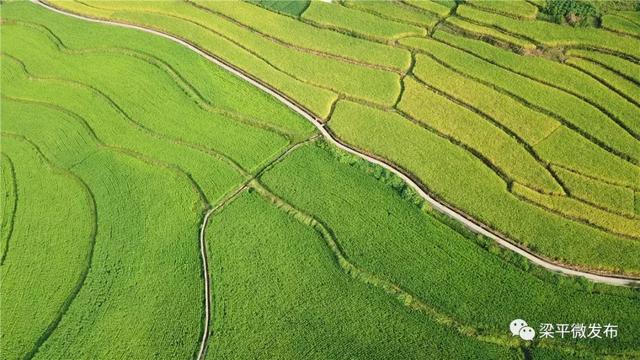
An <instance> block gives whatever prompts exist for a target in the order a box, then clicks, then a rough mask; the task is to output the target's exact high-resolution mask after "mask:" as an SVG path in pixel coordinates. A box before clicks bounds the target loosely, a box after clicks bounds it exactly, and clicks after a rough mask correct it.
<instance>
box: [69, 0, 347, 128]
mask: <svg viewBox="0 0 640 360" xmlns="http://www.w3.org/2000/svg"><path fill="white" fill-rule="evenodd" d="M59 5H61V4H60V3H56V6H59ZM64 6H65V8H67V9H69V10H71V11H77V12H80V13H88V14H90V15H91V16H102V17H104V18H111V17H112V16H111V13H115V12H113V11H109V12H104V15H103V13H100V12H97V11H96V10H95V9H94V8H88V7H85V6H83V5H81V4H79V3H77V2H65V3H64ZM118 14H119V15H118ZM116 15H118V16H120V17H118V16H116ZM113 18H114V19H116V20H121V21H128V22H134V23H138V24H142V25H145V26H148V27H151V28H156V29H159V30H162V31H167V32H169V33H171V34H174V35H176V36H178V37H182V38H185V39H189V41H191V42H192V43H194V44H196V45H197V46H199V47H200V48H202V49H205V50H206V51H209V52H211V53H213V54H215V55H216V56H219V57H220V58H222V59H224V60H225V61H228V62H233V64H235V65H236V66H238V67H239V68H241V69H250V72H251V74H252V75H253V76H255V77H257V78H259V79H261V80H263V81H265V82H267V83H269V84H272V85H273V86H275V87H276V88H277V89H278V90H279V91H281V92H282V93H284V94H286V95H288V96H290V97H292V98H294V99H296V100H297V101H298V102H300V104H301V105H302V106H304V107H306V108H307V109H309V110H310V111H313V112H314V113H316V114H318V115H319V116H326V115H327V114H328V113H329V111H330V109H331V103H332V102H333V101H335V99H336V98H337V96H336V95H335V94H333V93H332V92H331V91H328V90H324V89H321V88H318V87H316V86H313V85H309V84H306V83H304V82H302V81H299V80H297V79H295V78H293V77H291V76H288V75H286V74H284V73H282V72H281V71H279V70H278V69H275V68H274V67H273V66H272V65H271V64H269V63H268V62H266V61H264V60H262V59H260V58H258V57H256V56H255V55H254V54H252V53H251V52H250V51H249V50H247V49H243V48H242V47H238V46H237V44H235V43H234V42H233V41H231V40H228V39H225V38H223V37H221V36H220V35H218V34H216V33H212V32H211V31H209V30H207V29H206V28H204V27H201V26H198V25H196V24H194V23H191V22H187V21H184V20H181V19H179V18H172V17H169V16H166V15H158V14H154V13H146V14H138V13H132V12H121V13H115V14H114V16H113ZM214 49H215V51H212V50H214Z"/></svg>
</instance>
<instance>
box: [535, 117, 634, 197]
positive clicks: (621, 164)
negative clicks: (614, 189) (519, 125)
mask: <svg viewBox="0 0 640 360" xmlns="http://www.w3.org/2000/svg"><path fill="white" fill-rule="evenodd" d="M534 149H535V150H536V151H537V152H538V153H539V154H540V156H541V157H543V158H546V159H553V161H552V163H554V164H557V165H562V166H564V167H567V168H569V169H573V170H577V171H579V172H580V173H582V174H587V175H590V176H592V177H595V178H597V179H602V180H605V181H608V182H611V183H614V184H618V185H622V186H627V187H630V188H633V189H639V188H640V167H638V166H635V165H633V164H630V163H629V162H627V161H624V160H622V159H620V158H619V157H617V156H615V155H613V154H611V153H608V152H606V151H602V149H600V148H598V147H596V146H594V145H593V143H591V142H589V141H588V140H587V139H585V138H584V137H582V136H579V135H577V134H576V133H575V132H574V131H571V130H570V129H568V128H566V127H564V126H562V127H559V128H558V129H557V130H556V131H554V132H553V133H552V134H551V135H549V137H547V138H546V139H544V140H543V141H541V142H540V143H538V144H536V145H535V146H534ZM576 154H579V155H580V156H576Z"/></svg>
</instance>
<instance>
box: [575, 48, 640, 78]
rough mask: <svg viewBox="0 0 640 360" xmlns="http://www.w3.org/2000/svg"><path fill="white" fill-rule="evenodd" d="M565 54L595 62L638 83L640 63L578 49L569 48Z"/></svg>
mask: <svg viewBox="0 0 640 360" xmlns="http://www.w3.org/2000/svg"><path fill="white" fill-rule="evenodd" d="M567 55H569V56H573V57H580V58H583V59H587V60H589V61H592V62H595V63H597V64H599V65H600V66H603V67H605V68H607V69H609V70H611V71H613V72H615V73H617V74H619V75H620V76H622V77H624V78H626V79H629V81H632V82H635V83H636V84H639V83H640V65H638V64H636V63H633V62H631V61H627V60H624V59H621V58H619V57H617V56H614V55H610V54H605V53H601V52H596V51H589V50H580V49H571V50H569V51H567Z"/></svg>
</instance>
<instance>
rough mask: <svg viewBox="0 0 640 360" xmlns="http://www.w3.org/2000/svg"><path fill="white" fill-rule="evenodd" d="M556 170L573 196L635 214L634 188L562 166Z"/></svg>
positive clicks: (611, 208)
mask: <svg viewBox="0 0 640 360" xmlns="http://www.w3.org/2000/svg"><path fill="white" fill-rule="evenodd" d="M554 171H555V172H556V174H558V176H559V177H560V178H561V179H562V182H563V183H564V185H565V186H566V187H567V188H568V189H569V191H570V192H571V195H572V196H575V197H577V198H579V199H582V200H585V201H587V202H590V203H592V204H596V205H598V206H600V207H603V208H605V209H608V210H611V211H612V212H616V213H619V214H623V215H628V216H633V215H634V210H633V206H634V205H633V201H634V200H633V197H634V195H633V190H632V189H629V188H625V187H623V186H616V185H612V184H608V183H606V182H602V181H598V180H595V179H592V178H589V177H586V176H584V175H580V174H578V173H575V172H572V171H568V170H566V169H564V168H561V167H554Z"/></svg>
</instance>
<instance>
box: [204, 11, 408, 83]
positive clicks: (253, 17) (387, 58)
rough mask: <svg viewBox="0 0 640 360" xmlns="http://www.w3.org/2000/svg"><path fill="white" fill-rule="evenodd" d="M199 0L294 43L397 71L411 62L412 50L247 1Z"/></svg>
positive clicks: (293, 44) (245, 23)
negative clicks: (301, 18) (311, 21)
mask: <svg viewBox="0 0 640 360" xmlns="http://www.w3.org/2000/svg"><path fill="white" fill-rule="evenodd" d="M195 3H196V4H198V5H200V6H202V7H205V8H207V9H210V10H212V11H216V12H218V13H220V14H223V15H225V16H228V17H230V18H232V19H233V20H235V21H237V22H238V23H241V24H243V25H245V26H247V27H250V28H251V29H253V30H254V31H257V32H259V33H260V34H262V35H266V36H270V37H273V38H276V39H278V40H280V41H282V42H285V43H286V44H290V45H292V46H297V47H301V48H304V49H309V50H314V51H320V52H323V53H329V54H331V55H334V56H342V57H345V58H347V59H351V60H353V61H359V62H363V63H370V64H374V65H379V66H385V67H389V68H393V69H395V70H397V71H402V70H405V69H406V68H407V67H408V66H409V64H410V62H411V57H410V54H409V52H408V51H405V50H401V49H397V48H394V47H391V46H388V45H383V44H379V43H376V42H372V41H367V40H362V39H358V38H354V37H352V36H348V35H346V34H342V33H339V32H336V31H331V30H327V29H320V28H317V27H313V26H309V25H307V24H304V23H301V22H300V21H297V20H295V19H292V18H289V17H286V16H280V15H278V14H274V13H273V12H270V11H266V10H263V9H261V8H259V7H256V6H252V5H249V4H246V3H242V2H234V3H232V2H224V1H222V2H211V1H196V2H195ZM358 4H361V5H364V4H365V3H358ZM366 4H370V3H366Z"/></svg>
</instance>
